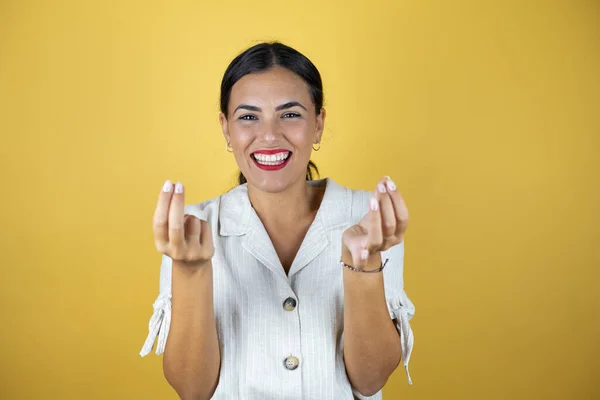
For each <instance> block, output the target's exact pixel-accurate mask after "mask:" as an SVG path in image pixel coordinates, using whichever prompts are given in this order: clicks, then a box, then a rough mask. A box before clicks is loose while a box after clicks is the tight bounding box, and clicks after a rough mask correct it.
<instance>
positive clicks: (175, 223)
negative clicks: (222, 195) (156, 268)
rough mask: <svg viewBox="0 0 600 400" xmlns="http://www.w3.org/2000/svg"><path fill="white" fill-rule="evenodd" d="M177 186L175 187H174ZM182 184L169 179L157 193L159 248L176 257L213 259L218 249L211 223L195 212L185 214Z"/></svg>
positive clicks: (195, 261)
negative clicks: (195, 215) (198, 216)
mask: <svg viewBox="0 0 600 400" xmlns="http://www.w3.org/2000/svg"><path fill="white" fill-rule="evenodd" d="M173 189H175V190H173ZM183 210H184V193H183V185H182V184H181V183H179V182H178V183H177V185H175V188H173V183H172V182H171V181H169V180H168V181H166V182H165V185H164V186H163V189H162V190H161V191H160V194H159V196H158V204H157V206H156V210H155V211H154V217H153V228H154V243H155V244H156V249H157V250H158V251H159V252H160V253H163V254H166V255H167V256H169V257H171V258H172V259H173V261H180V262H182V263H185V264H190V265H199V264H202V263H204V262H206V261H209V260H211V259H212V257H213V255H214V253H215V249H214V246H213V241H212V232H211V229H210V225H209V224H208V222H206V221H202V220H200V219H198V218H196V217H194V216H193V215H189V214H188V215H185V216H184V215H183Z"/></svg>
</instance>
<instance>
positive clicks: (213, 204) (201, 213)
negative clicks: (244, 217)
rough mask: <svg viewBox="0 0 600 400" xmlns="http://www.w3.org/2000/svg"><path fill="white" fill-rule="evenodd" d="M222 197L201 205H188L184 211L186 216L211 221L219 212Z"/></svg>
mask: <svg viewBox="0 0 600 400" xmlns="http://www.w3.org/2000/svg"><path fill="white" fill-rule="evenodd" d="M220 202H221V196H217V197H213V198H212V199H208V200H204V201H202V202H200V203H191V204H186V205H185V206H184V209H183V213H184V214H186V215H187V214H190V215H193V216H195V217H196V218H199V219H202V220H205V221H210V220H211V219H212V217H213V216H214V215H217V214H218V212H219V203H220Z"/></svg>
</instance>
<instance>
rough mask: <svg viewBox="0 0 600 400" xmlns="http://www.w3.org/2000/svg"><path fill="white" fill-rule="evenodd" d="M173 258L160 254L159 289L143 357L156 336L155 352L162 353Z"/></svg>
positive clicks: (165, 332) (150, 347)
mask: <svg viewBox="0 0 600 400" xmlns="http://www.w3.org/2000/svg"><path fill="white" fill-rule="evenodd" d="M172 263H173V260H172V259H171V257H169V256H167V255H164V254H163V255H162V262H161V265H160V290H159V294H158V297H157V298H156V300H155V301H154V304H153V308H154V312H153V314H152V317H150V322H149V323H148V331H149V332H148V337H147V338H146V342H145V343H144V346H143V347H142V350H141V351H140V356H142V357H144V356H145V355H147V354H149V353H150V352H151V351H152V347H153V346H154V342H155V341H156V337H157V336H158V344H157V346H156V354H159V355H160V354H162V353H163V352H164V351H165V344H166V342H167V336H168V335H169V327H170V325H171V271H172V265H173V264H172Z"/></svg>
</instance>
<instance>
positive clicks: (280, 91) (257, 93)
mask: <svg viewBox="0 0 600 400" xmlns="http://www.w3.org/2000/svg"><path fill="white" fill-rule="evenodd" d="M290 100H296V101H300V102H303V103H307V102H308V103H312V99H311V97H310V93H309V88H308V85H307V84H306V82H304V80H303V79H302V78H300V77H299V76H298V75H296V74H295V73H293V72H292V71H290V70H288V69H285V68H282V67H273V68H271V69H269V70H267V71H264V72H259V73H253V74H248V75H245V76H244V77H243V78H242V79H240V80H239V81H237V82H236V83H235V85H233V87H232V89H231V97H230V106H233V107H236V105H235V104H234V103H246V102H248V103H273V104H274V105H275V106H277V105H279V104H282V103H285V102H287V101H290Z"/></svg>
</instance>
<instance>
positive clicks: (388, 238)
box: [342, 176, 408, 270]
mask: <svg viewBox="0 0 600 400" xmlns="http://www.w3.org/2000/svg"><path fill="white" fill-rule="evenodd" d="M382 190H383V192H382ZM373 206H376V207H373ZM373 208H375V209H373ZM407 226H408V209H407V208H406V204H405V203H404V199H403V198H402V195H401V194H400V192H399V191H398V190H397V188H396V185H395V184H394V182H393V181H392V180H391V179H390V178H389V177H387V176H386V177H385V178H383V179H381V180H380V181H379V182H378V183H377V187H376V188H375V194H374V196H373V197H372V198H371V202H370V204H369V211H368V212H367V214H365V216H364V217H363V218H362V219H361V220H360V222H359V223H358V224H356V225H354V226H351V227H350V228H348V229H346V230H345V231H344V233H343V235H342V249H343V250H342V260H343V261H344V262H345V263H346V264H349V265H352V266H353V267H355V268H358V269H364V270H372V269H377V268H379V267H380V265H381V253H380V252H381V251H383V250H387V249H389V248H390V247H392V246H394V245H397V244H399V243H401V242H402V241H403V240H404V233H405V232H406V228H407Z"/></svg>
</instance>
